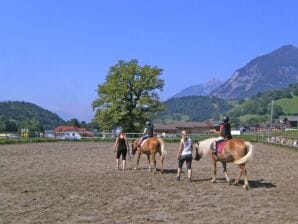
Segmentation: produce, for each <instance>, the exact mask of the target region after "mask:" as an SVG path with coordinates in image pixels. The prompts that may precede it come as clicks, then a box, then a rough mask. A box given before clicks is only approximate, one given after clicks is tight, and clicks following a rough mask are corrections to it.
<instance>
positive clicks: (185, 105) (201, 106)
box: [160, 96, 232, 121]
mask: <svg viewBox="0 0 298 224" xmlns="http://www.w3.org/2000/svg"><path fill="white" fill-rule="evenodd" d="M163 104H164V106H165V108H166V109H165V111H164V112H163V113H162V114H161V116H160V118H162V119H164V120H165V119H172V120H177V119H176V118H178V120H179V119H180V118H181V117H183V116H187V117H188V118H189V119H190V120H191V121H205V120H207V119H210V118H213V117H216V116H219V115H220V114H223V113H225V112H226V111H228V110H230V109H231V108H232V106H231V105H230V104H229V103H228V102H227V101H226V100H223V99H219V98H216V97H209V96H185V97H180V98H171V99H169V100H167V101H165V102H164V103H163Z"/></svg>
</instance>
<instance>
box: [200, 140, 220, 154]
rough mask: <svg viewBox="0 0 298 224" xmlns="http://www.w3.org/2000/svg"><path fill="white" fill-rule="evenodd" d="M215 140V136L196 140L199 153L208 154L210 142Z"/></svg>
mask: <svg viewBox="0 0 298 224" xmlns="http://www.w3.org/2000/svg"><path fill="white" fill-rule="evenodd" d="M215 140H216V138H207V139H205V140H203V141H200V142H198V143H197V144H198V149H199V154H200V155H201V156H202V157H205V156H207V155H208V153H209V151H210V147H211V144H212V142H214V141H215Z"/></svg>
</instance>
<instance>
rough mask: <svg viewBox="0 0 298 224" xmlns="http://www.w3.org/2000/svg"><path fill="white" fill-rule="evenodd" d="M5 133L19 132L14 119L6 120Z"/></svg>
mask: <svg viewBox="0 0 298 224" xmlns="http://www.w3.org/2000/svg"><path fill="white" fill-rule="evenodd" d="M5 131H9V132H17V131H18V125H17V122H16V121H15V120H13V119H10V120H6V121H5Z"/></svg>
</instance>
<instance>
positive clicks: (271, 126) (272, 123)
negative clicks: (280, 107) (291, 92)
mask: <svg viewBox="0 0 298 224" xmlns="http://www.w3.org/2000/svg"><path fill="white" fill-rule="evenodd" d="M273 105H274V100H272V103H271V128H272V127H273Z"/></svg>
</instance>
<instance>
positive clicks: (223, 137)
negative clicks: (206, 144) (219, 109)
mask: <svg viewBox="0 0 298 224" xmlns="http://www.w3.org/2000/svg"><path fill="white" fill-rule="evenodd" d="M219 134H220V136H219V137H218V138H217V139H216V140H215V141H214V143H213V147H211V148H212V154H213V155H215V154H216V151H217V145H218V143H220V142H221V141H227V140H230V139H232V135H231V125H230V123H229V117H227V116H223V118H222V122H221V124H220V126H219Z"/></svg>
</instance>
